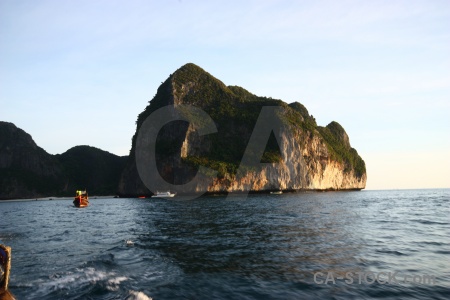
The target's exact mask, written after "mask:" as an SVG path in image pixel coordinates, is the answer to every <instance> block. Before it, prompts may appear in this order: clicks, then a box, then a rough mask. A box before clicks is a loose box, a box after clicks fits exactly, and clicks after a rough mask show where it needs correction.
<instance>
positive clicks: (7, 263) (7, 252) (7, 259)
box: [0, 244, 15, 300]
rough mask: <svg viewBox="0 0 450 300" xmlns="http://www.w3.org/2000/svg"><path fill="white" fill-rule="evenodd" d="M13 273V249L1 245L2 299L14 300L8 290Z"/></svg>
mask: <svg viewBox="0 0 450 300" xmlns="http://www.w3.org/2000/svg"><path fill="white" fill-rule="evenodd" d="M10 271H11V247H7V246H4V245H2V244H0V299H1V300H14V299H15V298H14V295H13V294H11V293H10V291H9V290H8V283H9V273H10Z"/></svg>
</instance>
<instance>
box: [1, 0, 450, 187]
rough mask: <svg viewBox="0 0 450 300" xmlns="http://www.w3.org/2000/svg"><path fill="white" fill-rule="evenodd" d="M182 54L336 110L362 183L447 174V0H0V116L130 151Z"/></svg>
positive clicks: (266, 91) (59, 144)
mask: <svg viewBox="0 0 450 300" xmlns="http://www.w3.org/2000/svg"><path fill="white" fill-rule="evenodd" d="M188 62H192V63H195V64H197V65H198V66H200V67H202V68H203V69H205V70H206V71H207V72H209V73H210V74H212V75H213V76H215V77H216V78H218V79H220V80H221V81H223V82H224V83H225V84H226V85H238V86H242V87H244V88H245V89H247V90H249V91H250V92H252V93H254V94H256V95H259V96H266V97H273V98H276V99H282V100H283V101H285V102H288V103H290V102H294V101H298V102H301V103H302V104H304V105H305V106H306V107H307V109H308V110H309V112H310V114H312V115H313V116H314V117H315V118H316V120H317V123H318V124H319V125H322V126H325V125H327V124H328V123H330V122H331V121H333V120H334V121H337V122H339V123H340V124H341V125H342V126H343V127H344V128H345V130H346V131H347V133H348V135H349V137H350V142H351V145H352V147H354V148H356V149H357V151H358V153H359V154H360V155H361V156H362V158H363V159H364V160H365V162H366V167H367V176H368V180H367V187H366V188H367V189H409V188H450V179H449V178H450V157H449V155H450V1H448V0H443V1H434V0H421V1H415V0H405V1H402V0H396V1H392V0H388V1H380V0H373V1H346V0H340V1H334V0H333V1H321V0H318V1H312V0H311V1H265V0H257V1H231V0H227V1H214V0H213V1H190V0H178V1H174V0H167V1H150V0H145V1H144V0H142V1H139V0H127V1H115V0H108V1H102V0H96V1H91V0H89V1H85V0H79V1H64V0H53V1H44V0H41V1H34V0H30V1H21V0H0V120H1V121H7V122H12V123H14V124H15V125H16V126H17V127H19V128H21V129H23V130H25V131H26V132H28V133H29V134H31V136H32V137H33V139H34V141H35V142H36V143H37V144H38V145H39V146H40V147H42V148H43V149H45V150H46V151H47V152H49V153H51V154H58V153H63V152H65V151H66V150H68V149H70V148H71V147H73V146H76V145H90V146H94V147H97V148H100V149H102V150H106V151H109V152H111V153H114V154H117V155H128V153H129V150H130V148H131V138H132V136H133V134H134V132H135V130H136V127H135V126H136V125H135V121H136V119H137V116H138V114H139V113H140V112H142V111H143V110H144V108H145V107H146V106H147V104H148V101H149V100H151V99H152V98H153V96H154V95H155V93H156V90H157V88H158V86H159V85H160V84H161V83H162V82H163V81H165V80H166V79H167V78H168V76H169V75H170V74H171V73H173V72H174V71H175V70H176V69H178V68H179V67H181V66H182V65H184V64H186V63H188Z"/></svg>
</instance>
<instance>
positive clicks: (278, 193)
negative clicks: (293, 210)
mask: <svg viewBox="0 0 450 300" xmlns="http://www.w3.org/2000/svg"><path fill="white" fill-rule="evenodd" d="M270 193H271V194H272V195H281V194H283V191H272V192H270Z"/></svg>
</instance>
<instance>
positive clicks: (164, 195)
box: [152, 191, 175, 198]
mask: <svg viewBox="0 0 450 300" xmlns="http://www.w3.org/2000/svg"><path fill="white" fill-rule="evenodd" d="M174 196H175V194H172V193H171V192H170V191H169V192H156V194H154V195H153V196H152V198H172V197H174Z"/></svg>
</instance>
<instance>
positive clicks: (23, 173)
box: [0, 122, 67, 199]
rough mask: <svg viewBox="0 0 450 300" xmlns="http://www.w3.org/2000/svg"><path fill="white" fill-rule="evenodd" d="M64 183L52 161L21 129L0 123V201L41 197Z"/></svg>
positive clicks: (60, 168) (53, 159)
mask: <svg viewBox="0 0 450 300" xmlns="http://www.w3.org/2000/svg"><path fill="white" fill-rule="evenodd" d="M66 182H67V178H66V176H65V175H64V173H63V170H62V166H61V164H60V163H59V162H58V160H57V159H56V158H55V157H53V156H52V155H50V154H48V153H47V152H45V151H44V150H43V149H42V148H40V147H38V146H37V145H36V143H35V142H34V141H33V139H32V138H31V136H30V135H29V134H28V133H26V132H25V131H23V130H22V129H20V128H17V127H16V126H15V125H14V124H12V123H7V122H0V199H10V198H28V197H30V198H31V197H43V196H46V195H48V194H49V193H51V192H52V191H55V190H63V189H64V186H65V184H66Z"/></svg>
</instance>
